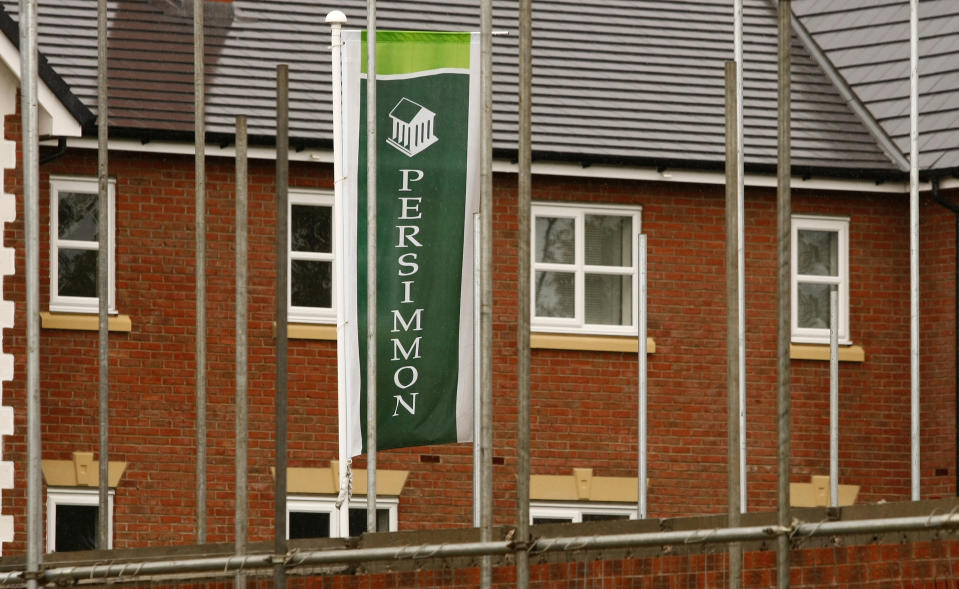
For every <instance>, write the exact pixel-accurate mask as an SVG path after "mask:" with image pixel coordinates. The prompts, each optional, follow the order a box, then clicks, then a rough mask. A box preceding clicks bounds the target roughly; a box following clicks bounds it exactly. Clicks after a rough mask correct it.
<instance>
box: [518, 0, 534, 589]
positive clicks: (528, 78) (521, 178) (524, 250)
mask: <svg viewBox="0 0 959 589" xmlns="http://www.w3.org/2000/svg"><path fill="white" fill-rule="evenodd" d="M532 15H533V10H532V0H520V3H519V113H518V114H519V141H518V147H519V153H518V157H519V161H518V164H519V165H518V188H517V197H518V200H519V202H518V206H517V208H518V217H519V219H518V221H519V231H518V240H519V243H518V244H517V257H518V258H519V259H518V263H517V266H518V276H517V282H518V283H519V284H518V286H517V289H516V290H517V298H518V301H517V305H516V307H517V318H516V332H517V333H516V337H517V340H516V368H517V378H516V380H517V383H516V384H517V389H518V390H517V395H516V396H517V411H516V537H515V541H516V542H517V544H518V545H519V547H520V548H519V549H518V550H517V552H516V586H517V587H518V588H520V589H523V588H525V587H529V553H528V552H527V551H526V550H523V549H522V547H523V546H526V545H528V544H529V541H530V537H529V491H530V424H529V417H530V410H529V407H530V399H529V395H530V392H529V384H530V379H529V363H530V351H529V313H530V253H529V241H530V200H531V196H530V193H531V192H532V178H531V169H532V145H531V143H532V142H531V128H532V114H533V109H532V83H533V49H532V44H533V35H532Z"/></svg>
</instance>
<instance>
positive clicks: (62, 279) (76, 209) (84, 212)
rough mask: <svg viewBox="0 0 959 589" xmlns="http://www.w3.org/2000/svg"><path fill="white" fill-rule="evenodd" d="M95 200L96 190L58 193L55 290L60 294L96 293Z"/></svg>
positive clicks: (97, 210)
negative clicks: (92, 191)
mask: <svg viewBox="0 0 959 589" xmlns="http://www.w3.org/2000/svg"><path fill="white" fill-rule="evenodd" d="M98 202H99V197H98V195H97V194H96V193H84V192H61V193H60V194H59V195H58V199H57V236H58V237H59V240H60V243H61V245H60V247H59V248H58V252H57V268H58V272H57V292H58V294H60V295H62V296H75V297H96V296H97V258H98V255H97V249H98V248H99V243H98V241H97V240H98V239H99V231H98V228H99V206H98Z"/></svg>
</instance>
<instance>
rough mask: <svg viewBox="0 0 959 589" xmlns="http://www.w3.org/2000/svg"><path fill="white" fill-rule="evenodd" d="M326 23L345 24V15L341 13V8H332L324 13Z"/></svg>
mask: <svg viewBox="0 0 959 589" xmlns="http://www.w3.org/2000/svg"><path fill="white" fill-rule="evenodd" d="M326 24H328V25H345V24H346V15H345V14H343V11H341V10H333V11H331V12H329V13H327V15H326Z"/></svg>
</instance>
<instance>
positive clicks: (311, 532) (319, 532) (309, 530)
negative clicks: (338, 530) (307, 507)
mask: <svg viewBox="0 0 959 589" xmlns="http://www.w3.org/2000/svg"><path fill="white" fill-rule="evenodd" d="M289 534H290V539H294V538H329V537H330V514H329V513H323V512H309V511H291V512H290V531H289Z"/></svg>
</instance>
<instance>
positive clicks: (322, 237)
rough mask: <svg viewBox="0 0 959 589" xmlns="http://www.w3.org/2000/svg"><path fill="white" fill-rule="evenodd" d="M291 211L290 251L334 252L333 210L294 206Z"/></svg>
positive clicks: (310, 206) (329, 208)
mask: <svg viewBox="0 0 959 589" xmlns="http://www.w3.org/2000/svg"><path fill="white" fill-rule="evenodd" d="M291 209H292V211H291V215H290V218H291V221H290V222H291V225H290V233H291V234H290V249H291V250H293V251H297V252H322V253H326V254H328V253H330V252H332V251H333V222H332V218H333V208H332V207H321V206H312V205H293V206H292V207H291Z"/></svg>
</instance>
